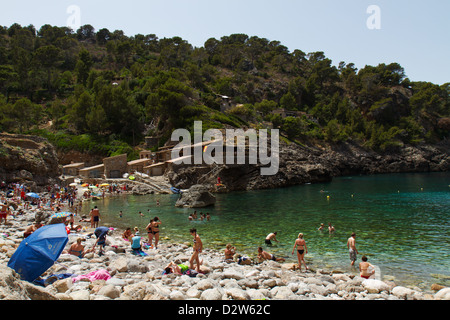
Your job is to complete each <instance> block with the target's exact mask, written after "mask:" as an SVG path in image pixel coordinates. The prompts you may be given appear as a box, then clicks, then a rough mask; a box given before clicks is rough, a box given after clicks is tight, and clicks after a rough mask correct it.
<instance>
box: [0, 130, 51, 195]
mask: <svg viewBox="0 0 450 320" xmlns="http://www.w3.org/2000/svg"><path fill="white" fill-rule="evenodd" d="M0 163H1V164H2V165H1V166H0V179H2V180H4V181H5V182H6V183H9V182H17V181H20V182H23V183H28V184H30V185H31V184H36V185H38V186H42V185H47V184H49V183H50V182H51V181H55V180H54V179H57V177H58V175H59V173H60V168H59V163H58V157H57V154H56V151H55V148H54V147H53V145H51V144H50V143H49V141H48V140H47V139H45V138H42V137H38V136H32V135H24V134H7V133H0Z"/></svg>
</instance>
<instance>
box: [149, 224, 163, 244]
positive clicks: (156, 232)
mask: <svg viewBox="0 0 450 320" xmlns="http://www.w3.org/2000/svg"><path fill="white" fill-rule="evenodd" d="M160 224H161V220H159V218H158V217H154V218H153V222H152V224H151V230H152V234H153V236H154V237H155V249H158V242H159V225H160Z"/></svg>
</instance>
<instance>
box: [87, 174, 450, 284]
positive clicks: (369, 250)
mask: <svg viewBox="0 0 450 320" xmlns="http://www.w3.org/2000/svg"><path fill="white" fill-rule="evenodd" d="M216 197H217V202H216V204H215V206H214V207H208V208H202V209H197V213H200V212H203V213H206V212H209V213H210V214H211V221H192V222H190V221H188V215H189V214H190V213H192V212H193V211H194V209H188V208H176V207H175V206H174V205H175V202H176V200H177V198H178V195H146V196H117V197H111V198H109V199H105V200H99V201H93V202H88V204H87V205H85V206H83V212H84V213H85V214H87V213H88V212H89V210H90V208H92V207H93V206H94V205H97V206H98V207H99V209H100V211H101V214H102V220H101V224H102V225H106V226H113V227H118V228H121V229H124V228H126V227H132V228H133V227H135V226H137V227H138V228H139V229H140V230H141V231H144V232H143V233H144V234H146V233H145V226H146V225H147V223H148V222H149V220H150V218H153V217H154V216H158V217H159V218H160V219H161V221H162V225H161V227H160V229H161V232H160V234H161V240H160V241H161V242H164V241H176V242H192V237H191V236H190V234H189V229H190V228H192V227H195V228H197V232H198V233H199V234H200V236H201V238H202V241H203V243H204V247H205V248H211V249H224V247H225V245H226V244H227V243H232V244H233V245H235V246H236V247H237V249H238V252H241V253H244V254H246V255H250V256H255V255H256V249H257V247H258V246H263V247H264V248H266V250H267V251H269V252H271V253H273V254H275V255H276V256H280V257H284V258H286V259H287V260H288V261H292V262H295V261H296V255H295V254H294V255H291V252H292V247H293V244H294V241H295V239H296V238H297V235H298V233H299V232H302V233H303V234H304V239H305V240H306V244H307V247H308V254H307V255H306V261H307V263H308V264H310V266H311V267H315V268H324V269H339V270H342V271H344V272H355V273H356V272H357V270H356V269H352V268H351V267H350V260H349V255H348V250H347V246H346V243H347V239H348V237H349V236H350V234H351V233H352V232H355V233H356V235H357V237H356V244H357V249H358V251H359V253H360V254H359V255H358V261H357V263H359V261H360V259H361V257H362V255H363V254H364V255H366V256H368V258H369V262H371V263H372V264H374V265H376V266H377V267H379V269H378V271H379V273H380V274H381V276H382V279H383V276H385V275H389V276H393V277H395V279H396V280H397V281H399V282H401V283H403V284H404V285H409V284H414V285H417V286H419V287H422V288H424V289H429V287H430V285H431V284H432V283H441V284H445V285H450V173H448V172H447V173H417V174H409V173H407V174H389V175H374V176H352V177H342V178H336V179H334V180H333V181H332V182H330V183H322V184H308V185H301V186H295V187H289V188H281V189H272V190H257V191H246V192H234V193H229V194H217V195H216ZM156 200H159V202H160V206H156ZM148 209H150V212H149V211H148ZM120 210H122V211H123V213H124V215H123V217H122V218H119V215H118V214H119V211H120ZM139 211H141V212H142V213H143V214H144V217H141V216H140V215H139V214H138V213H139ZM328 222H331V223H332V225H333V226H334V227H335V228H336V231H335V233H334V234H331V235H330V234H329V233H328V230H327V228H325V230H324V231H318V230H317V228H318V227H319V226H320V223H324V224H325V225H326V226H327V225H328ZM274 231H277V232H278V235H277V239H278V240H279V243H275V244H274V245H273V246H271V247H267V246H266V245H264V239H265V237H266V235H267V234H269V233H270V232H274ZM164 237H168V239H164ZM169 239H170V240H169Z"/></svg>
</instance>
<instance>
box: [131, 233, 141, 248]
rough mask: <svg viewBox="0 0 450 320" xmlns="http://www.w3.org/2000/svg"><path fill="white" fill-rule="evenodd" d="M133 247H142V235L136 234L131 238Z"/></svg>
mask: <svg viewBox="0 0 450 320" xmlns="http://www.w3.org/2000/svg"><path fill="white" fill-rule="evenodd" d="M131 241H132V243H131V248H132V249H139V248H140V247H141V237H140V236H134V237H133V238H131Z"/></svg>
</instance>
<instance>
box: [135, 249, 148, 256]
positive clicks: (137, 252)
mask: <svg viewBox="0 0 450 320" xmlns="http://www.w3.org/2000/svg"><path fill="white" fill-rule="evenodd" d="M131 253H132V254H134V255H135V256H141V257H145V256H148V254H147V253H145V252H144V251H142V250H141V249H132V252H131Z"/></svg>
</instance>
